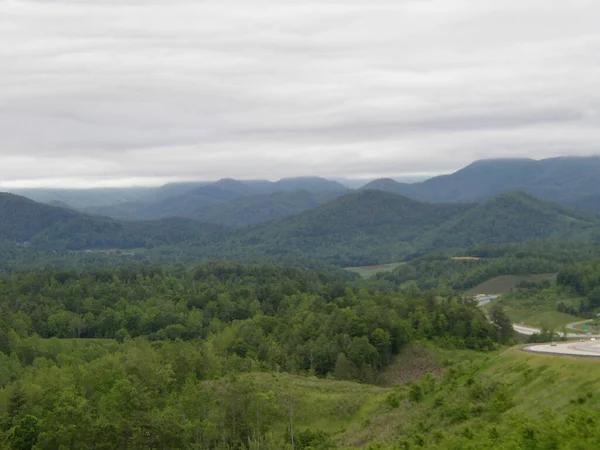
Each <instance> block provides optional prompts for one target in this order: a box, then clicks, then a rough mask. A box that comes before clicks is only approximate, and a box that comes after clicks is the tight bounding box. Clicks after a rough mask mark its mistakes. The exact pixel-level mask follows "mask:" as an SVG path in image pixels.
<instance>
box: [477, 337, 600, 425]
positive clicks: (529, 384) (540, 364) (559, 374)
mask: <svg viewBox="0 0 600 450" xmlns="http://www.w3.org/2000/svg"><path fill="white" fill-rule="evenodd" d="M482 374H483V375H485V376H489V377H491V378H493V379H494V380H498V381H503V382H504V383H507V384H508V385H510V386H511V390H512V391H513V393H514V396H515V398H517V399H519V401H518V402H516V405H515V408H516V410H517V411H521V412H524V413H528V414H535V413H537V412H539V413H541V412H542V410H543V408H550V409H553V410H555V411H560V410H561V408H563V407H565V406H567V405H568V404H569V403H570V401H571V400H572V399H575V398H577V397H578V396H580V395H582V394H587V393H588V392H591V393H597V392H599V391H600V359H594V358H589V359H588V358H577V357H569V356H554V355H543V354H532V353H528V352H523V351H521V350H520V349H519V348H512V349H510V350H507V351H505V352H503V353H501V354H500V355H498V356H497V357H495V358H494V359H493V360H492V361H491V363H490V364H489V365H488V367H486V368H485V369H484V370H483V371H482ZM591 403H592V405H591V406H594V407H599V406H600V397H598V396H594V397H593V398H592V400H591Z"/></svg>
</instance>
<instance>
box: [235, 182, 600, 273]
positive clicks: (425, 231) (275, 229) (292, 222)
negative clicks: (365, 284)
mask: <svg viewBox="0 0 600 450" xmlns="http://www.w3.org/2000/svg"><path fill="white" fill-rule="evenodd" d="M596 236H600V217H598V216H596V215H595V214H592V213H589V212H586V211H579V210H575V209H571V208H568V207H565V206H563V205H560V204H557V203H554V202H549V201H545V200H540V199H537V198H535V197H532V196H531V195H529V194H525V193H522V192H511V193H507V194H503V195H501V196H498V197H495V198H493V199H491V200H488V201H485V202H482V203H439V204H434V203H425V202H419V201H416V200H412V199H409V198H407V197H403V196H398V195H395V194H392V193H387V192H383V191H378V190H363V191H359V192H355V193H350V194H346V195H344V196H342V197H339V198H337V199H335V200H333V201H331V202H329V203H326V204H324V205H322V206H320V207H317V208H315V209H312V210H309V211H306V212H303V213H301V214H297V215H293V216H289V217H285V218H282V219H278V220H274V221H272V222H270V223H267V224H263V225H259V226H257V227H254V228H253V229H251V230H249V231H247V232H245V233H243V234H238V235H237V237H236V238H235V239H231V240H229V242H227V243H225V244H224V247H223V248H224V251H227V252H230V253H231V252H235V251H236V248H237V249H243V250H241V251H243V252H248V251H250V250H249V249H251V251H256V252H261V253H267V254H274V255H280V254H291V255H304V256H307V257H313V258H321V259H323V260H325V261H327V262H330V263H333V264H336V265H342V266H344V265H345V266H355V265H357V266H360V265H372V264H380V263H382V262H391V261H400V260H402V259H405V258H410V257H413V256H417V255H420V254H423V253H426V252H431V251H441V250H450V249H458V248H464V247H470V246H475V245H480V244H487V243H511V242H527V241H534V240H542V239H561V240H577V239H579V240H582V239H597V237H596Z"/></svg>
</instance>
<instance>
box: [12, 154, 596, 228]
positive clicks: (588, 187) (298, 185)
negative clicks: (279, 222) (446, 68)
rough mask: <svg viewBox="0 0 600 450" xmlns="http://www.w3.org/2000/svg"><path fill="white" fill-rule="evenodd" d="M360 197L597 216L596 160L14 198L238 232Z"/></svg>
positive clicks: (506, 162)
mask: <svg viewBox="0 0 600 450" xmlns="http://www.w3.org/2000/svg"><path fill="white" fill-rule="evenodd" d="M349 184H350V185H352V186H355V187H356V186H359V184H357V183H349ZM360 189H363V190H373V189H376V190H381V191H386V192H391V193H394V194H398V195H403V196H405V197H408V198H412V199H414V200H419V201H424V202H431V203H460V202H463V203H477V202H482V201H485V200H489V199H491V198H493V197H496V196H498V195H501V194H503V193H507V192H511V191H521V192H525V193H528V194H531V195H533V196H535V197H538V198H541V199H546V200H552V201H556V202H559V203H561V204H563V205H567V206H572V207H575V208H578V209H585V210H588V211H593V212H596V213H600V157H598V156H591V157H561V158H550V159H544V160H539V161H538V160H532V159H526V158H520V159H491V160H481V161H475V162H474V163H472V164H470V165H468V166H467V167H464V168H462V169H460V170H458V171H457V172H455V173H452V174H449V175H441V176H437V177H433V178H430V179H428V180H425V181H422V182H417V183H405V182H398V181H395V180H393V179H389V178H382V179H377V180H373V181H370V182H368V183H366V185H364V186H362V187H358V188H357V189H350V188H349V187H347V186H346V185H344V184H342V183H340V182H338V181H332V180H327V179H324V178H319V177H300V178H287V179H282V180H279V181H276V182H271V181H267V180H233V179H222V180H219V181H216V182H190V183H171V184H167V185H164V186H160V187H156V188H119V189H83V190H77V189H28V190H17V191H13V192H14V193H17V194H19V195H23V196H26V197H29V198H31V199H33V200H35V201H39V202H42V203H48V204H51V205H53V206H60V207H63V208H71V209H75V210H77V211H80V212H84V213H87V214H91V215H98V216H108V217H112V218H114V219H119V220H127V221H140V220H157V219H163V218H172V217H185V218H193V219H196V220H200V221H204V222H210V223H216V224H223V225H228V226H234V227H245V226H248V225H255V224H259V223H264V222H267V221H270V220H273V219H277V218H280V217H285V216H288V215H290V214H297V213H300V212H303V211H307V210H310V209H312V208H315V207H317V206H320V205H322V204H324V203H326V202H328V201H330V200H333V199H334V198H336V197H339V196H342V195H344V194H346V193H348V192H351V191H353V190H360Z"/></svg>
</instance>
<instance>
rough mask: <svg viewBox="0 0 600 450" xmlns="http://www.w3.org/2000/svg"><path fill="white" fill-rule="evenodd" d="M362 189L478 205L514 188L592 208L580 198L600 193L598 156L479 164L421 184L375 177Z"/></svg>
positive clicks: (430, 200) (599, 158) (549, 198)
mask: <svg viewBox="0 0 600 450" xmlns="http://www.w3.org/2000/svg"><path fill="white" fill-rule="evenodd" d="M363 189H380V190H384V191H388V192H393V193H396V194H401V195H406V196H408V197H411V198H414V199H417V200H421V201H427V202H480V201H484V200H487V199H490V198H492V197H495V196H497V195H500V194H503V193H507V192H510V191H515V190H518V191H523V192H526V193H528V194H531V195H534V196H536V197H539V198H542V199H546V200H552V201H557V202H561V203H564V204H571V205H577V206H578V207H580V208H584V209H589V210H597V208H596V207H595V206H593V205H589V204H588V203H587V202H586V201H585V197H587V196H590V195H592V194H598V195H600V156H587V157H583V156H582V157H559V158H549V159H542V160H533V159H527V158H517V159H488V160H480V161H475V162H473V163H472V164H469V165H468V166H466V167H464V168H462V169H460V170H458V171H457V172H454V173H452V174H449V175H441V176H438V177H433V178H430V179H428V180H425V181H423V182H420V183H412V184H407V183H398V182H396V181H394V180H390V179H379V180H374V181H372V182H371V183H368V184H367V185H366V186H364V187H363Z"/></svg>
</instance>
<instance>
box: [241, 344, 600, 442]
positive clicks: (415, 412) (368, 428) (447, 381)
mask: <svg viewBox="0 0 600 450" xmlns="http://www.w3.org/2000/svg"><path fill="white" fill-rule="evenodd" d="M429 348H430V350H429V352H430V354H433V355H435V357H436V358H437V359H438V366H439V364H441V363H442V361H443V364H442V365H443V366H446V369H447V370H448V371H449V372H448V373H447V374H446V375H444V376H442V378H440V379H439V380H438V381H437V382H436V384H435V387H434V388H433V390H432V391H431V392H430V393H428V394H426V395H425V397H424V400H423V401H422V402H421V403H418V404H416V403H413V402H410V401H409V400H408V390H409V388H408V386H407V385H404V386H400V387H396V388H389V387H388V388H385V387H376V386H368V385H361V384H356V383H351V382H344V381H334V380H322V379H316V378H310V377H308V378H306V377H298V376H292V375H286V374H254V375H251V376H252V378H253V379H254V381H255V383H256V384H257V386H260V387H261V388H262V389H265V390H272V391H273V392H275V393H276V394H277V397H278V398H279V399H287V398H290V397H291V396H293V398H294V399H295V402H296V405H295V409H294V411H295V413H294V421H295V427H296V430H298V431H301V430H303V429H306V428H310V429H312V430H313V431H314V430H323V431H325V432H327V433H329V434H330V435H332V436H333V437H334V439H335V441H336V443H337V445H338V446H339V448H355V447H364V446H366V445H368V444H370V443H372V442H374V441H377V440H381V441H387V442H394V441H397V440H402V439H409V440H410V439H412V437H413V436H414V435H415V433H420V434H422V435H423V436H425V439H426V442H427V443H429V444H430V445H433V442H434V440H435V435H436V434H437V435H442V436H445V438H449V439H451V438H452V436H455V435H458V434H460V433H462V432H463V430H464V428H465V427H472V428H473V429H479V428H481V427H486V426H490V425H493V424H497V425H498V426H500V427H502V426H507V425H506V423H508V422H504V421H508V420H513V419H514V417H520V416H519V415H524V416H525V417H529V418H532V419H535V418H539V417H540V415H541V414H542V413H543V411H545V410H551V411H554V412H557V413H559V414H560V413H561V411H562V410H564V409H565V408H566V407H568V406H569V405H572V404H573V402H574V401H577V400H578V399H579V400H581V399H582V397H585V402H586V406H588V407H591V408H597V407H600V395H597V392H598V391H599V390H600V376H599V372H598V370H599V369H600V359H598V360H596V359H584V358H575V357H556V356H544V355H536V354H531V353H526V352H522V351H520V350H519V349H518V348H511V349H508V350H505V351H502V352H497V353H487V354H486V353H476V352H472V351H465V350H440V349H434V348H431V347H429ZM406 364H408V365H410V364H411V363H410V362H408V361H404V362H402V359H400V360H399V361H397V362H396V369H397V368H398V367H401V366H404V365H406ZM451 373H452V374H453V375H450V374H451ZM497 383H501V384H502V386H504V387H505V388H506V389H507V392H508V395H509V397H510V399H511V403H512V405H513V406H512V407H510V408H509V409H508V410H507V411H506V412H502V413H499V414H496V413H492V412H490V411H487V410H486V408H487V407H488V406H483V408H484V410H483V412H479V413H478V412H473V411H477V408H476V407H475V409H473V408H474V405H475V406H476V405H477V401H476V400H473V398H472V395H473V391H474V387H473V386H494V385H496V384H497ZM396 394H397V395H399V396H400V398H401V399H402V400H401V403H400V407H398V408H392V407H391V406H390V405H389V404H388V402H387V401H386V399H387V398H388V396H390V395H396ZM440 401H441V403H442V406H440V404H439V402H440ZM493 402H494V398H493V396H492V397H490V398H489V399H487V400H485V401H484V402H483V403H481V405H491V404H493ZM280 404H281V408H282V409H285V400H284V401H283V404H282V403H281V400H280ZM463 409H464V410H465V411H466V413H464V414H463V412H462V411H463ZM281 417H282V419H281V421H280V423H279V424H278V426H277V429H276V433H277V434H279V435H283V433H285V432H286V427H287V424H288V422H287V418H284V417H286V416H285V415H282V416H281ZM457 417H458V418H457ZM503 422H504V425H503ZM426 446H427V445H426ZM441 448H445V447H441Z"/></svg>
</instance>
